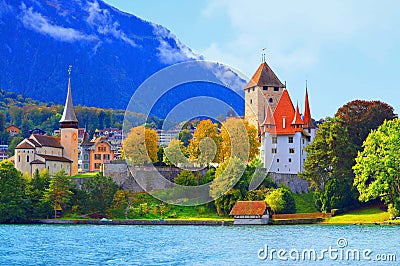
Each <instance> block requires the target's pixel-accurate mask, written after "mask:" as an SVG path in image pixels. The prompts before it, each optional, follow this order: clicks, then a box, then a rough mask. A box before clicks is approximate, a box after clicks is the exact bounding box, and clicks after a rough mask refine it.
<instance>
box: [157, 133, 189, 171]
mask: <svg viewBox="0 0 400 266" xmlns="http://www.w3.org/2000/svg"><path fill="white" fill-rule="evenodd" d="M185 154H186V148H185V146H184V145H183V142H181V141H180V140H178V139H172V140H171V141H170V142H169V143H168V147H166V148H165V149H164V158H163V161H164V163H165V164H167V165H176V166H178V164H181V163H188V162H189V160H188V158H186V157H185Z"/></svg>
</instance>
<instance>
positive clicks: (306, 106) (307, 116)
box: [303, 88, 315, 128]
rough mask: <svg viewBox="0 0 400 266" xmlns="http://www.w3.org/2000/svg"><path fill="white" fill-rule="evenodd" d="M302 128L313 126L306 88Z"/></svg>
mask: <svg viewBox="0 0 400 266" xmlns="http://www.w3.org/2000/svg"><path fill="white" fill-rule="evenodd" d="M303 120H304V128H315V125H314V123H313V121H312V118H311V112H310V103H309V102H308V90H307V88H306V100H305V104H304V119H303Z"/></svg>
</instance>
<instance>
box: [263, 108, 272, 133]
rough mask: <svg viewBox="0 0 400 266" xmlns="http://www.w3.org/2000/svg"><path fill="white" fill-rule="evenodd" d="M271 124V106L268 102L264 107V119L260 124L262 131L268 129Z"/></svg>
mask: <svg viewBox="0 0 400 266" xmlns="http://www.w3.org/2000/svg"><path fill="white" fill-rule="evenodd" d="M273 126H275V122H274V117H273V115H272V110H271V106H270V105H269V104H268V105H267V107H266V108H265V119H264V122H263V123H262V125H261V129H262V130H263V132H266V131H269V130H270V129H271V128H272V127H273Z"/></svg>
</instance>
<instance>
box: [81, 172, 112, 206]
mask: <svg viewBox="0 0 400 266" xmlns="http://www.w3.org/2000/svg"><path fill="white" fill-rule="evenodd" d="M82 189H83V190H85V191H86V193H87V203H86V204H87V206H88V209H89V210H91V211H95V212H99V213H101V214H105V213H106V210H107V209H108V208H109V207H110V206H111V205H112V203H113V199H114V195H115V193H116V192H117V190H118V185H117V184H116V183H115V182H114V180H113V179H112V178H111V177H108V176H103V174H102V173H97V174H96V175H95V176H94V177H92V178H89V179H88V180H87V181H86V182H85V183H84V184H83V186H82Z"/></svg>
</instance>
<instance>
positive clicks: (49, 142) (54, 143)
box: [29, 134, 63, 148]
mask: <svg viewBox="0 0 400 266" xmlns="http://www.w3.org/2000/svg"><path fill="white" fill-rule="evenodd" d="M29 140H33V141H36V142H37V143H38V144H39V145H40V146H47V147H54V148H63V147H62V146H61V143H60V139H59V138H57V137H51V136H44V135H38V134H32V135H31V136H30V138H29Z"/></svg>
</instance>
